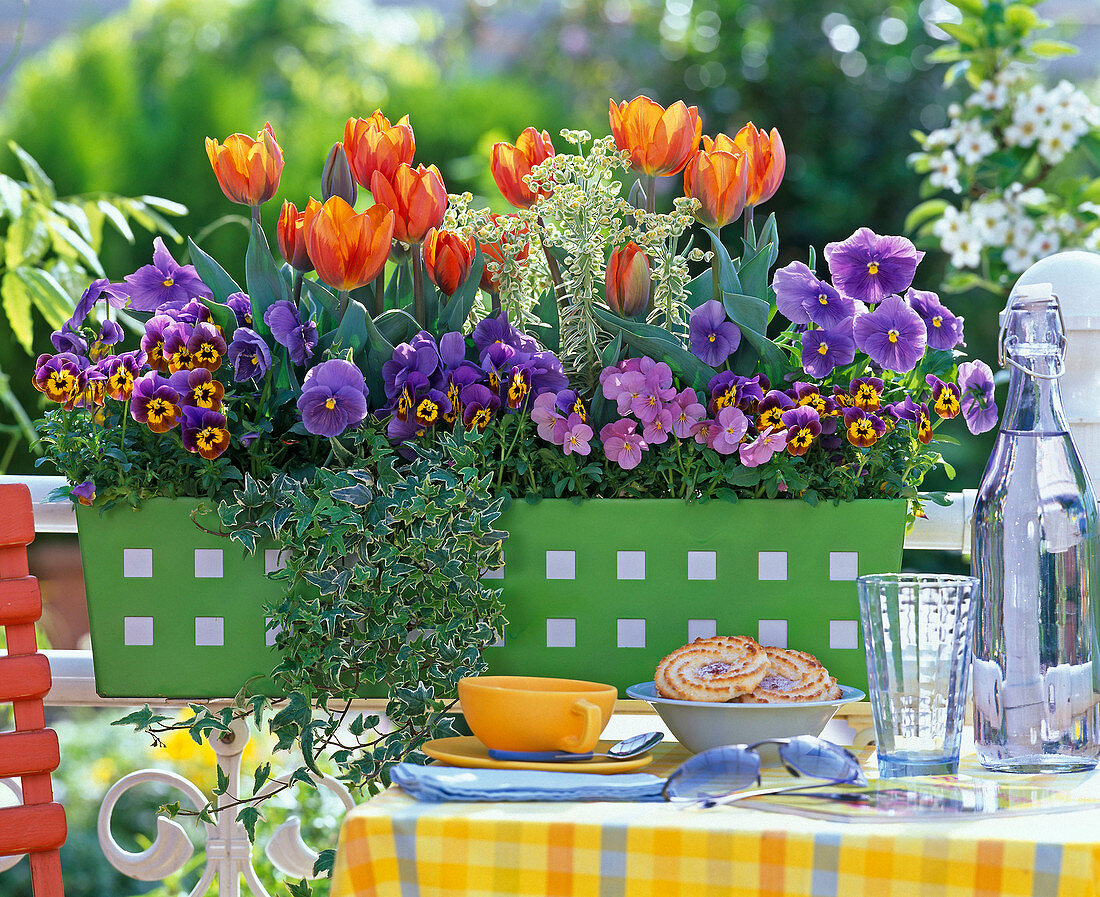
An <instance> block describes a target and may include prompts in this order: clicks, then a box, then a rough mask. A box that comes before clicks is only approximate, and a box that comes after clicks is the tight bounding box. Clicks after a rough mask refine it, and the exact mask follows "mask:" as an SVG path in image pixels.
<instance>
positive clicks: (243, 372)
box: [229, 327, 271, 382]
mask: <svg viewBox="0 0 1100 897" xmlns="http://www.w3.org/2000/svg"><path fill="white" fill-rule="evenodd" d="M229 363H230V364H231V365H232V366H233V379H234V380H237V381H239V382H243V381H245V380H260V379H261V378H263V377H265V376H266V375H267V372H268V371H269V370H270V369H271V350H270V349H268V348H267V343H266V342H265V341H264V338H263V337H262V336H260V334H258V333H257V332H256V331H255V330H251V329H249V328H248V327H238V328H237V329H236V330H234V331H233V342H231V343H230V344H229Z"/></svg>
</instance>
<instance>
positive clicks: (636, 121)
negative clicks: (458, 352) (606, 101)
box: [608, 96, 703, 177]
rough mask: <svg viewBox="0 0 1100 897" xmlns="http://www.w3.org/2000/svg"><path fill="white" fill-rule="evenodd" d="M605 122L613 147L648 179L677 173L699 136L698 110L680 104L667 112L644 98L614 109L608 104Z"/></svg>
mask: <svg viewBox="0 0 1100 897" xmlns="http://www.w3.org/2000/svg"><path fill="white" fill-rule="evenodd" d="M608 118H609V120H610V121H611V134H612V135H613V136H614V138H615V146H617V147H618V148H619V149H621V150H625V151H626V152H627V153H629V154H630V167H631V168H633V169H634V170H635V171H640V172H641V173H642V174H647V175H649V176H651V177H654V176H657V175H665V174H676V173H677V172H678V171H681V170H682V169H683V167H684V166H685V165H687V163H688V160H689V159H691V154H692V153H694V152H695V149H696V147H698V145H699V137H700V135H701V134H702V132H703V123H702V121H700V119H699V109H698V107H696V106H685V105H684V102H683V100H677V101H676V102H675V103H673V104H672V105H671V106H669V107H668V109H667V110H666V109H665V108H664V107H663V106H661V105H660V104H659V103H655V102H653V100H651V99H650V98H649V97H644V96H643V97H635V98H634V99H633V100H631V101H630V102H629V103H628V102H626V101H625V100H624V101H623V102H622V103H619V105H617V106H616V105H615V101H614V100H612V101H611V108H610V112H609V115H608Z"/></svg>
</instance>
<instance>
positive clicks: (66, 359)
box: [33, 352, 88, 408]
mask: <svg viewBox="0 0 1100 897" xmlns="http://www.w3.org/2000/svg"><path fill="white" fill-rule="evenodd" d="M87 366H88V363H87V361H86V360H85V359H84V358H81V357H80V356H79V355H74V354H73V353H71V352H61V353H59V354H57V355H39V356H38V360H37V361H36V362H35V365H34V380H33V382H34V388H35V389H37V390H38V391H39V392H41V393H44V394H45V395H46V398H48V399H49V400H50V401H51V402H59V403H61V404H64V405H65V406H66V407H69V408H72V407H73V403H74V402H76V400H77V399H79V398H80V396H81V393H82V392H83V391H84V385H85V383H86V382H87V377H86V375H85V373H84V371H85V369H86V368H87Z"/></svg>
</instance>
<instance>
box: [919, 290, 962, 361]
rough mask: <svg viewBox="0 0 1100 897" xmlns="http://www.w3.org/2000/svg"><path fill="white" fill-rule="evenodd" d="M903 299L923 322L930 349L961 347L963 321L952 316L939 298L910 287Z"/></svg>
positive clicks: (929, 292) (928, 292) (933, 294)
mask: <svg viewBox="0 0 1100 897" xmlns="http://www.w3.org/2000/svg"><path fill="white" fill-rule="evenodd" d="M905 298H906V300H908V302H909V305H910V307H911V308H912V309H913V311H915V312H916V313H917V314H918V315H920V317H921V320H922V321H924V326H925V329H926V330H927V332H928V345H929V347H930V348H933V349H954V348H955V347H956V346H961V345H963V319H962V318H960V317H959V316H958V315H954V314H952V313H951V310H950V309H949V308H948V307H947V306H946V305H944V304H943V303H942V302H941V301H940V297H939V296H937V295H936V294H935V293H933V292H931V291H929V290H914V289H913V288H912V287H910V288H909V292H907V293H906V294H905Z"/></svg>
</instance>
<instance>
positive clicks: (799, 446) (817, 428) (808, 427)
mask: <svg viewBox="0 0 1100 897" xmlns="http://www.w3.org/2000/svg"><path fill="white" fill-rule="evenodd" d="M783 426H784V427H786V428H787V451H788V452H789V453H790V454H792V455H795V456H798V455H804V454H806V452H808V451H809V450H810V445H811V444H812V443H813V441H814V440H815V439H816V438H817V437H818V436H820V435H821V417H820V416H819V415H818V413H817V412H816V411H814V409H813V408H811V407H810V406H809V405H799V406H798V407H796V408H791V409H790V410H789V411H784V412H783Z"/></svg>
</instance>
